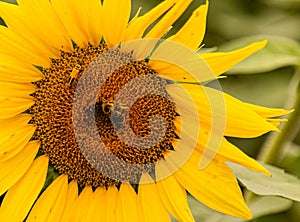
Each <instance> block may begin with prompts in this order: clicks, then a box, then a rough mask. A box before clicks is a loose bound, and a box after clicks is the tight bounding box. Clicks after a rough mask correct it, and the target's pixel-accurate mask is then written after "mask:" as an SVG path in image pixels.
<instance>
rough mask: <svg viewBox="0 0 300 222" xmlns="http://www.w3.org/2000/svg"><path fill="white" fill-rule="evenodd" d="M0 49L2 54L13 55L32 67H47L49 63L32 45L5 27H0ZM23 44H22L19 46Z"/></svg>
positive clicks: (45, 56)
mask: <svg viewBox="0 0 300 222" xmlns="http://www.w3.org/2000/svg"><path fill="white" fill-rule="evenodd" d="M0 37H1V42H0V48H1V51H2V52H6V53H7V54H10V55H14V56H16V57H18V58H20V59H23V60H26V61H28V62H30V63H32V64H34V65H38V66H43V67H49V66H50V64H51V62H50V60H49V59H48V57H47V55H44V54H42V52H41V50H39V49H38V48H37V47H36V46H35V45H34V44H33V43H31V42H28V41H26V40H25V39H24V38H22V37H21V36H19V35H18V34H17V33H15V32H13V31H11V30H10V29H9V28H7V27H5V26H0ZM20 42H23V44H20Z"/></svg>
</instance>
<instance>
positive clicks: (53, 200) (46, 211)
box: [27, 175, 68, 222]
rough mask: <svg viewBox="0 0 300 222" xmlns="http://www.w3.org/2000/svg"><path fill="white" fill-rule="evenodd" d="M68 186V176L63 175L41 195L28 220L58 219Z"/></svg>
mask: <svg viewBox="0 0 300 222" xmlns="http://www.w3.org/2000/svg"><path fill="white" fill-rule="evenodd" d="M67 188H68V176H67V175H61V176H60V177H58V178H57V179H56V180H55V181H53V182H52V184H51V185H50V186H49V187H47V189H46V190H45V191H44V192H43V194H42V195H41V196H40V197H39V199H38V200H37V202H36V203H35V204H34V206H33V208H32V210H31V212H30V214H29V216H28V219H27V221H53V222H55V221H58V219H59V218H60V216H61V214H62V213H63V209H64V205H65V202H66V197H67Z"/></svg>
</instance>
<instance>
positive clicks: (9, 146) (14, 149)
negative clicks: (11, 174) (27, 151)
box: [0, 125, 36, 162]
mask: <svg viewBox="0 0 300 222" xmlns="http://www.w3.org/2000/svg"><path fill="white" fill-rule="evenodd" d="M35 129H36V127H35V126H34V125H28V126H26V127H24V128H23V129H21V130H18V131H16V132H13V133H11V134H9V135H7V136H5V137H1V138H0V162H2V161H5V160H8V159H10V158H12V157H13V156H15V155H17V154H18V153H19V152H21V151H22V149H23V148H24V147H25V146H26V144H27V143H28V141H29V140H30V139H31V137H32V135H33V133H34V132H35Z"/></svg>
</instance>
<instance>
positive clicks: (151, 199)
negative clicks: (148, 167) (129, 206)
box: [138, 173, 171, 222]
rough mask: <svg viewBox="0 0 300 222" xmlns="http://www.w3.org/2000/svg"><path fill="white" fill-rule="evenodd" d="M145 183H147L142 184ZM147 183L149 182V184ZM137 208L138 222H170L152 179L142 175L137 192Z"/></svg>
mask: <svg viewBox="0 0 300 222" xmlns="http://www.w3.org/2000/svg"><path fill="white" fill-rule="evenodd" d="M144 181H145V182H147V183H144ZM149 181H151V182H150V183H149ZM138 208H139V213H140V215H139V218H140V221H145V222H152V221H166V222H167V221H171V219H170V217H169V214H168V212H167V210H166V208H165V206H164V205H163V203H162V201H161V199H160V192H159V190H158V188H157V187H156V184H155V183H154V181H153V180H152V178H151V177H150V176H149V175H148V174H146V173H143V174H142V177H141V182H140V184H139V191H138Z"/></svg>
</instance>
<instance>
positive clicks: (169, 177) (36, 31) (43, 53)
mask: <svg viewBox="0 0 300 222" xmlns="http://www.w3.org/2000/svg"><path fill="white" fill-rule="evenodd" d="M190 3H191V1H184V0H165V1H163V2H162V3H161V4H159V5H158V6H156V7H155V8H154V9H152V10H150V11H149V12H147V13H145V14H144V15H141V16H140V15H139V12H138V13H137V14H136V16H135V17H133V18H132V19H130V11H131V1H130V0H124V1H117V0H104V1H102V2H101V1H99V0H86V1H84V2H82V1H79V0H78V1H77V0H76V1H71V0H65V1H60V0H51V1H48V0H39V1H38V0H31V1H29V0H19V1H18V4H17V5H14V4H8V3H4V2H0V16H1V17H2V18H3V20H4V21H5V24H6V26H0V35H1V38H2V41H1V42H0V57H1V61H0V68H1V69H0V86H1V89H0V106H1V110H0V125H1V127H0V136H1V140H0V142H1V144H0V178H1V180H0V195H2V197H3V201H2V203H1V208H0V219H2V220H4V221H22V220H24V219H25V218H27V220H28V221H31V220H39V221H45V220H50V219H52V220H56V221H69V220H71V221H77V220H78V221H80V220H86V221H92V220H93V221H94V220H95V221H141V220H142V221H170V218H169V213H170V214H172V215H173V216H174V217H175V218H176V219H177V220H179V221H194V218H193V216H192V213H191V211H190V209H189V206H188V202H187V192H189V193H190V194H191V195H192V196H194V197H195V198H196V199H198V200H199V201H201V202H203V203H204V204H206V205H207V206H209V207H211V208H213V209H215V210H217V211H220V212H222V213H226V214H229V215H233V216H236V217H241V218H250V217H251V212H250V210H249V209H248V207H247V206H246V204H245V203H244V200H243V196H242V193H241V191H240V188H239V186H238V183H237V181H236V178H235V176H234V174H233V172H232V170H231V169H230V168H229V167H228V166H227V165H226V162H235V163H238V164H241V165H244V166H246V167H248V168H249V169H251V170H254V171H258V172H263V173H265V174H269V173H268V172H267V170H266V169H265V168H263V167H262V166H261V165H260V164H258V163H257V162H256V161H255V160H253V159H251V158H249V157H248V156H246V155H245V154H244V153H242V152H241V151H240V150H239V149H238V148H237V147H235V146H234V145H232V144H231V143H229V142H228V141H227V140H226V139H225V136H231V137H256V136H259V135H262V134H264V133H266V132H268V131H271V130H277V128H276V126H277V123H278V122H279V121H276V120H275V121H274V119H271V118H272V117H275V116H279V115H283V114H286V113H287V112H286V111H285V110H280V109H268V108H264V107H260V106H254V105H250V104H247V103H244V102H242V101H239V100H237V99H235V98H233V97H231V96H229V95H228V94H225V93H223V92H222V90H221V88H220V86H219V87H215V88H210V87H207V86H205V84H204V83H206V82H207V81H215V82H217V78H218V76H219V75H220V74H222V73H223V72H225V71H227V70H228V69H229V68H231V67H232V66H233V65H235V64H236V63H238V62H239V61H241V60H243V59H244V58H246V57H248V56H249V55H251V54H252V53H254V52H256V51H257V50H259V49H260V48H262V47H263V46H264V45H265V44H266V42H265V41H262V42H257V43H253V44H251V45H249V46H246V47H244V48H242V49H239V50H236V51H232V52H228V53H219V52H214V53H199V50H198V49H199V47H200V46H201V42H202V40H203V36H204V33H205V22H206V14H207V10H208V1H206V2H205V4H202V5H201V6H199V7H198V8H197V9H196V10H195V11H194V13H193V14H192V15H191V17H190V18H189V20H188V21H187V22H186V23H185V25H184V26H183V27H182V28H181V29H180V30H179V31H178V32H177V33H176V34H174V35H172V36H170V37H168V38H167V39H164V37H165V36H166V35H165V34H166V33H167V32H168V30H169V29H170V27H171V25H172V24H173V23H174V22H175V21H176V20H177V19H178V18H179V17H180V15H181V14H182V13H183V12H184V11H185V10H186V8H187V7H188V6H189V4H190ZM20 42H22V44H19V43H20ZM216 88H217V89H216ZM19 163H20V164H19ZM48 168H49V169H54V171H55V172H56V173H57V174H58V175H59V176H58V177H57V178H54V179H52V180H51V178H50V177H49V174H48V178H47V181H48V182H47V184H50V185H49V186H47V187H45V188H43V185H44V183H45V180H46V177H47V170H48ZM49 180H50V182H49ZM78 188H79V190H80V194H78ZM4 193H5V195H4ZM24 193H25V194H26V195H25V196H24Z"/></svg>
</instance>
